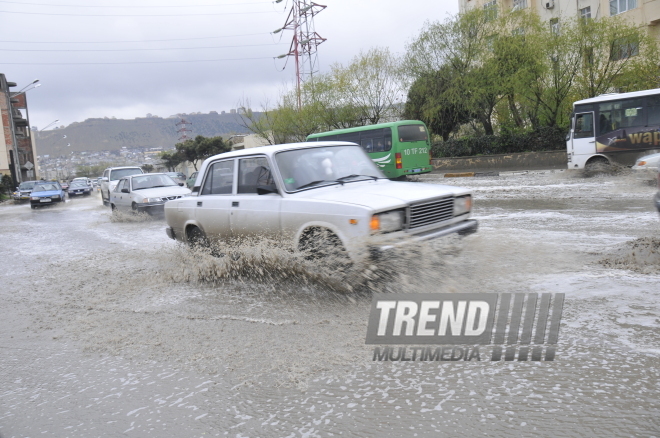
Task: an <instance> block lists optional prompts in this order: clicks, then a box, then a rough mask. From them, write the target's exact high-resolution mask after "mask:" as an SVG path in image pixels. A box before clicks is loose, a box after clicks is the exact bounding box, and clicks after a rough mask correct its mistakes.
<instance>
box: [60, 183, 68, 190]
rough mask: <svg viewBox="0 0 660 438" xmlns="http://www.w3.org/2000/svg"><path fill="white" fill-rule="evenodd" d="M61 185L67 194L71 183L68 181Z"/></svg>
mask: <svg viewBox="0 0 660 438" xmlns="http://www.w3.org/2000/svg"><path fill="white" fill-rule="evenodd" d="M60 185H61V186H62V189H64V191H65V192H66V191H67V190H69V183H68V182H66V181H60Z"/></svg>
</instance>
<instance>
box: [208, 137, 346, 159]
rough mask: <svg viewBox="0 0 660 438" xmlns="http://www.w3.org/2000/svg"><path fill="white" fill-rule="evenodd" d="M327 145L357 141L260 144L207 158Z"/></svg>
mask: <svg viewBox="0 0 660 438" xmlns="http://www.w3.org/2000/svg"><path fill="white" fill-rule="evenodd" d="M326 146H356V143H351V142H348V141H307V142H303V143H285V144H275V145H268V146H258V147H256V148H248V149H239V150H237V151H231V152H223V153H222V154H218V155H214V156H212V157H210V158H207V160H215V159H217V158H233V157H243V156H248V155H256V154H265V155H273V154H275V153H277V152H282V151H288V150H295V149H307V148H321V147H326Z"/></svg>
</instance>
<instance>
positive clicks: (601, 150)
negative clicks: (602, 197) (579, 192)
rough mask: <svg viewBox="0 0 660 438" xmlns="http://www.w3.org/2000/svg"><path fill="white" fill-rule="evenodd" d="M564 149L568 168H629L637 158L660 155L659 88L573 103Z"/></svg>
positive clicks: (606, 95) (605, 95)
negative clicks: (604, 166)
mask: <svg viewBox="0 0 660 438" xmlns="http://www.w3.org/2000/svg"><path fill="white" fill-rule="evenodd" d="M566 148H567V152H568V168H569V169H584V168H585V167H586V168H590V167H592V166H595V165H602V164H605V165H608V164H619V165H623V166H632V165H633V164H635V160H636V159H637V158H639V157H641V156H643V155H648V154H651V153H653V152H660V88H656V89H653V90H644V91H635V92H632V93H614V94H602V95H600V96H597V97H592V98H590V99H584V100H579V101H577V102H575V103H574V104H573V114H572V116H571V130H570V132H569V133H568V135H567V136H566Z"/></svg>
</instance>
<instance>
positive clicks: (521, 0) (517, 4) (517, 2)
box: [513, 0, 527, 11]
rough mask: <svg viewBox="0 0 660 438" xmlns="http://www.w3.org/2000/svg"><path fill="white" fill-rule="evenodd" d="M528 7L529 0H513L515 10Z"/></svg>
mask: <svg viewBox="0 0 660 438" xmlns="http://www.w3.org/2000/svg"><path fill="white" fill-rule="evenodd" d="M526 7H527V0H513V10H514V11H518V10H520V9H525V8H526Z"/></svg>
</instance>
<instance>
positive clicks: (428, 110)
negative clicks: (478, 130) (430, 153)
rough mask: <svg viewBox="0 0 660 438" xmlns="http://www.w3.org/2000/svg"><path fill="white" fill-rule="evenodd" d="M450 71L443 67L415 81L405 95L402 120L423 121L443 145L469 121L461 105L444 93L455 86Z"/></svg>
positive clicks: (463, 106)
mask: <svg viewBox="0 0 660 438" xmlns="http://www.w3.org/2000/svg"><path fill="white" fill-rule="evenodd" d="M454 80H455V78H453V77H452V70H451V69H450V68H448V67H446V66H445V67H442V68H441V69H440V70H439V71H438V72H435V73H424V74H422V75H421V76H420V77H418V78H417V79H416V80H415V82H414V83H413V84H412V86H411V87H410V90H409V91H408V99H407V101H406V104H405V108H404V113H403V117H404V118H406V119H412V120H422V121H423V122H424V123H426V126H428V128H429V130H430V131H431V132H432V133H433V134H436V135H439V136H441V137H442V139H443V140H444V141H447V140H448V139H449V135H450V134H451V133H452V132H453V131H454V130H455V129H456V128H458V127H459V126H460V125H461V124H463V123H467V122H468V121H469V120H470V115H471V114H470V113H469V111H468V110H467V108H466V106H465V105H463V104H462V102H456V101H454V100H453V99H451V98H450V97H448V96H447V95H446V94H445V93H446V92H447V90H450V89H451V88H452V87H453V86H454V85H453V83H452V82H453V81H454Z"/></svg>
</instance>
